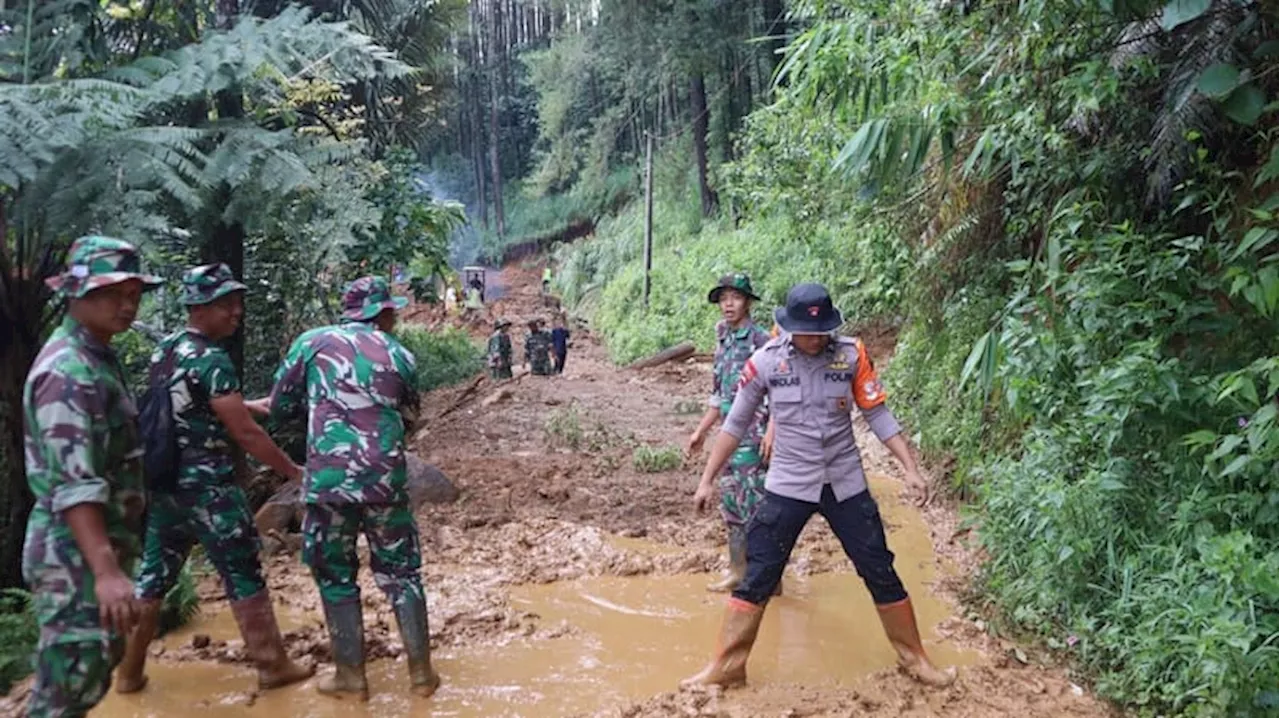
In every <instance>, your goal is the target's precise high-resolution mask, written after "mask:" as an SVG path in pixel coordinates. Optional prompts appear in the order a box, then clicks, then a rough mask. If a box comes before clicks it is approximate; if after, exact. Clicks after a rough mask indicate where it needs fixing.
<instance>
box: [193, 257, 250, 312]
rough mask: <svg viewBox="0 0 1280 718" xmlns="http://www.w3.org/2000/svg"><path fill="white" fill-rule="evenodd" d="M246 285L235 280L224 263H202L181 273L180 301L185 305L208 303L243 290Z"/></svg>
mask: <svg viewBox="0 0 1280 718" xmlns="http://www.w3.org/2000/svg"><path fill="white" fill-rule="evenodd" d="M246 289H248V287H247V286H245V285H244V284H241V283H240V282H237V281H236V277H235V275H234V274H232V273H231V268H230V267H228V266H227V265H225V264H203V265H201V266H199V267H192V268H191V269H188V270H187V271H186V272H183V274H182V303H183V304H185V305H187V306H189V307H190V306H195V305H197V304H208V303H209V302H212V301H214V300H215V299H219V298H221V297H225V296H227V295H228V294H231V293H232V292H243V291H244V290H246Z"/></svg>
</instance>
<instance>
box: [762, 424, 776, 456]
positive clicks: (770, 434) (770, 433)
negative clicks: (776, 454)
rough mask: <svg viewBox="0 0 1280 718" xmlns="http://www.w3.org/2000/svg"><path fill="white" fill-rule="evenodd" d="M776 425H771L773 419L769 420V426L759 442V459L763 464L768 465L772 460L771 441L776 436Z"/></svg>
mask: <svg viewBox="0 0 1280 718" xmlns="http://www.w3.org/2000/svg"><path fill="white" fill-rule="evenodd" d="M777 428H778V427H777V424H775V423H773V418H772V417H771V418H770V419H769V426H768V427H766V428H765V430H764V438H763V439H761V440H760V458H761V459H762V460H764V463H766V464H767V463H769V460H770V459H772V458H773V439H774V436H775V434H777Z"/></svg>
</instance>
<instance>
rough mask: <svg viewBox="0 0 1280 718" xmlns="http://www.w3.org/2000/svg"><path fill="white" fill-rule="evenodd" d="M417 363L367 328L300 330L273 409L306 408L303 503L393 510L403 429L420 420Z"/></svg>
mask: <svg viewBox="0 0 1280 718" xmlns="http://www.w3.org/2000/svg"><path fill="white" fill-rule="evenodd" d="M413 377H414V358H413V354H411V353H410V352H409V350H407V349H405V348H404V346H403V345H401V344H400V342H398V341H396V339H395V337H393V336H391V335H390V334H387V333H385V332H382V331H379V330H378V329H377V328H376V327H374V326H373V325H372V324H369V323H366V322H346V323H343V324H341V325H338V326H329V327H319V328H317V329H312V330H310V331H307V332H304V333H303V334H302V335H301V336H300V337H298V338H297V340H295V341H294V343H293V346H291V347H290V348H289V353H288V354H287V355H286V356H285V359H284V362H283V363H282V364H281V365H280V369H279V370H278V371H277V372H276V376H275V388H274V389H273V390H272V392H271V409H272V413H273V414H276V413H279V414H284V415H288V414H293V413H296V412H298V411H300V410H302V409H303V408H304V407H305V408H306V410H307V417H308V423H307V463H306V467H305V469H306V477H305V479H304V480H303V501H304V502H306V503H308V504H353V503H360V504H390V503H400V502H403V501H407V500H408V495H407V493H406V492H405V480H406V479H405V456H404V452H405V425H406V423H408V424H410V425H412V423H413V422H414V421H416V419H417V413H418V393H417V391H416V390H415V389H414V387H413Z"/></svg>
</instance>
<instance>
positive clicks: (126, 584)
mask: <svg viewBox="0 0 1280 718" xmlns="http://www.w3.org/2000/svg"><path fill="white" fill-rule="evenodd" d="M93 592H94V594H95V595H97V597H98V617H99V618H100V619H101V621H102V627H103V628H110V629H112V630H114V631H115V632H116V633H118V634H120V635H122V636H124V635H128V634H129V632H130V631H132V630H133V627H134V625H135V624H137V622H138V606H137V604H136V602H135V600H134V598H133V582H132V581H130V580H129V579H128V577H127V576H125V575H124V573H123V572H122V571H120V569H118V568H117V569H115V570H114V571H110V572H107V573H105V574H103V575H100V576H95V577H94V580H93Z"/></svg>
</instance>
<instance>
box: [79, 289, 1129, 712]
mask: <svg viewBox="0 0 1280 718" xmlns="http://www.w3.org/2000/svg"><path fill="white" fill-rule="evenodd" d="M539 272H540V267H538V268H529V269H523V270H522V269H519V268H516V267H511V268H508V269H507V270H506V271H505V272H504V276H503V278H502V285H503V287H504V291H505V294H504V298H503V299H502V300H500V301H499V302H498V306H496V307H495V309H494V311H495V314H505V315H507V316H511V317H513V318H520V317H525V316H529V315H530V314H533V313H535V312H538V311H540V310H539V309H538V306H539V297H538V289H537V286H538V273H539ZM410 316H413V315H412V313H411V314H410ZM513 334H514V335H515V336H518V335H519V332H518V331H517V332H513ZM887 348H888V347H885V346H879V347H876V349H877V350H878V351H880V352H884V350H885V349H887ZM516 350H517V355H519V352H520V350H521V346H520V342H519V340H518V339H517V340H516ZM708 374H709V366H708V364H706V363H705V362H703V363H700V362H697V361H692V362H686V363H679V364H674V365H666V366H663V367H659V368H656V369H651V370H647V371H645V372H627V371H621V370H618V369H616V368H614V367H612V366H611V365H610V364H609V363H608V361H607V359H606V357H605V352H604V349H603V348H602V347H601V346H599V345H598V344H597V343H596V342H594V341H593V340H592V339H591V338H590V337H587V336H584V335H583V333H582V332H578V333H577V335H576V336H575V338H574V346H573V348H572V349H571V351H570V355H569V361H568V366H567V369H566V372H565V374H564V375H563V376H560V377H554V378H547V377H525V378H523V379H520V380H517V381H514V382H511V383H510V384H509V385H508V386H507V387H505V389H506V391H499V392H496V393H495V390H494V388H493V387H492V386H491V385H490V384H489V382H488V380H487V379H486V380H485V381H484V382H483V383H482V384H481V386H480V389H479V391H478V392H476V396H475V398H474V399H473V400H472V401H470V402H469V403H467V404H465V405H464V406H462V407H461V408H459V409H458V410H456V411H454V412H453V413H451V414H450V415H449V416H448V417H446V418H445V419H443V420H440V421H437V422H435V423H434V424H433V425H431V426H430V427H428V430H427V432H426V433H425V435H420V436H419V437H418V438H417V440H416V441H415V446H414V448H415V449H416V450H417V451H418V453H419V455H420V456H421V457H422V458H424V459H426V460H427V461H429V462H431V463H433V464H436V465H437V466H439V467H440V468H441V469H443V470H444V472H445V474H446V475H448V476H449V477H450V478H451V479H452V480H453V481H454V482H455V483H456V484H457V485H458V486H459V487H460V488H461V489H462V498H461V499H460V500H459V501H458V502H457V503H455V504H452V505H444V506H432V505H427V506H425V507H424V508H423V509H422V510H421V511H420V513H419V517H418V518H419V526H420V528H421V535H422V542H423V553H424V563H425V566H424V569H423V573H424V577H425V582H426V586H427V592H428V602H429V610H430V623H431V643H432V648H433V656H434V658H435V660H436V662H437V667H438V670H439V671H440V672H441V674H442V676H443V679H444V684H443V687H442V689H441V690H440V692H439V693H437V695H436V696H435V697H434V698H432V699H430V700H429V701H415V700H414V699H411V698H410V697H409V696H408V695H407V693H406V692H405V691H404V690H403V686H404V682H405V680H404V676H405V670H406V669H405V665H404V663H403V659H402V658H400V656H399V654H400V645H399V638H398V636H397V634H396V631H395V622H394V619H393V617H392V615H391V612H390V611H389V610H388V607H387V605H386V603H385V601H384V599H383V596H382V594H381V593H380V592H379V591H377V589H376V588H375V587H374V586H373V582H372V577H371V576H370V575H369V574H368V571H367V568H365V569H363V570H362V573H361V581H362V587H363V591H364V603H365V607H366V608H365V621H366V624H367V629H366V630H367V639H368V642H369V655H370V659H371V661H372V662H371V664H370V667H369V675H370V680H371V683H372V688H373V692H374V698H373V700H372V701H371V703H370V704H369V705H368V706H356V705H354V704H352V703H349V702H348V703H343V702H335V701H328V700H325V699H321V698H319V697H318V696H317V695H316V693H315V691H314V689H313V686H312V685H311V683H305V684H302V685H300V686H296V687H292V688H288V689H284V690H280V691H274V692H270V693H265V694H261V695H259V694H257V693H256V692H254V691H251V690H250V686H251V677H252V671H251V670H250V669H249V667H248V666H247V665H245V664H244V663H243V651H242V649H241V644H240V641H239V638H238V634H237V632H236V629H235V624H234V621H233V620H231V618H230V616H229V615H228V614H227V612H226V608H225V607H226V604H225V602H224V601H223V600H222V596H221V590H220V588H219V585H218V582H217V580H216V579H215V578H213V577H212V576H206V577H204V578H203V579H202V582H201V591H202V597H203V598H204V599H205V601H206V603H205V604H204V606H203V611H202V616H201V617H200V618H199V619H197V620H196V621H195V622H194V623H193V624H192V625H190V626H188V627H187V628H185V629H184V630H182V631H180V632H178V633H176V634H172V635H170V636H167V637H165V638H164V639H162V640H160V641H157V643H155V644H153V646H152V654H153V659H152V661H151V665H150V668H149V672H150V675H151V679H152V680H151V685H150V687H149V688H148V689H147V690H146V691H145V692H143V693H142V694H139V695H133V696H117V695H114V694H112V695H111V696H110V697H109V698H108V699H107V700H106V701H105V702H104V703H103V704H102V705H101V706H100V707H99V708H98V709H96V710H95V711H94V712H93V714H92V715H93V716H95V718H141V717H143V716H148V717H149V716H170V715H179V714H182V715H197V714H198V715H211V716H212V715H249V716H251V715H262V716H271V718H290V717H295V716H296V717H301V716H308V717H310V716H338V715H343V716H348V715H369V716H372V715H378V716H387V717H391V716H409V715H415V716H417V715H433V716H565V715H603V716H628V717H636V716H672V715H713V716H853V715H858V716H864V715H865V716H904V715H910V716H935V715H936V716H1092V715H1109V714H1110V710H1109V709H1108V708H1107V707H1106V706H1105V705H1104V704H1102V703H1100V702H1098V701H1097V700H1095V699H1094V698H1092V697H1091V696H1090V695H1089V694H1088V693H1086V692H1085V691H1083V690H1081V689H1080V688H1078V687H1076V686H1075V685H1073V684H1072V683H1071V681H1070V680H1069V679H1068V677H1067V676H1066V674H1065V673H1064V672H1063V671H1061V670H1058V669H1052V668H1043V667H1040V666H1039V665H1038V663H1037V657H1036V656H1035V655H1030V656H1028V655H1027V654H1026V652H1024V651H1022V650H1020V649H1016V648H1015V647H1014V646H1012V645H1011V644H1007V643H1004V642H1001V641H999V640H996V639H993V638H990V637H988V636H987V635H986V633H984V631H983V630H982V626H983V625H984V624H982V623H981V622H980V621H978V620H977V618H978V617H977V616H972V615H968V616H967V615H966V614H965V611H964V610H963V609H962V608H960V607H959V605H958V604H957V603H956V602H955V600H954V591H955V589H956V588H958V587H961V586H963V585H964V584H965V582H966V577H965V574H966V572H967V571H969V570H971V568H966V567H971V566H972V565H973V562H972V558H971V557H969V556H968V554H967V553H966V552H965V551H964V549H963V548H962V547H960V546H958V545H957V544H956V543H955V542H954V541H953V540H952V539H953V536H954V535H955V525H956V521H955V517H954V514H953V513H952V512H951V511H950V510H949V509H946V508H942V507H932V508H930V509H928V510H927V511H926V512H925V514H923V515H922V514H921V513H920V512H919V511H917V510H915V509H913V508H910V507H909V506H907V505H905V504H904V503H903V501H902V500H901V499H900V498H899V497H898V489H899V486H900V484H899V482H898V480H897V475H896V474H897V472H896V466H895V464H894V463H893V462H892V460H891V458H890V457H889V455H888V453H887V452H886V451H885V450H884V449H883V447H881V446H880V444H879V443H878V442H876V441H875V440H874V438H873V437H872V436H871V435H870V434H869V432H867V431H866V430H865V427H863V429H862V431H863V433H862V434H861V435H860V436H859V440H860V444H861V446H862V448H863V451H864V461H865V463H866V465H867V467H868V471H869V473H870V474H871V476H872V487H873V489H872V490H873V492H874V493H875V494H876V496H877V497H878V499H879V501H880V503H881V507H882V510H883V512H884V514H885V518H886V524H887V528H888V530H889V534H890V537H889V540H890V545H891V547H892V548H893V549H894V551H895V552H896V553H897V555H898V567H899V570H900V572H901V573H902V574H903V577H904V580H905V581H906V584H907V587H908V590H909V591H910V592H911V593H912V595H913V597H914V601H915V603H916V606H917V611H918V612H919V614H920V623H921V627H922V632H923V633H924V634H925V640H926V644H927V645H928V646H929V648H930V650H931V651H932V652H933V654H934V656H935V659H936V660H938V661H939V662H941V663H943V664H950V665H958V666H960V677H959V679H958V680H957V682H956V683H955V684H954V685H953V686H951V687H949V688H947V689H944V690H932V689H926V688H922V687H919V686H917V685H916V684H914V683H913V682H912V681H911V680H910V679H908V678H907V677H905V676H903V675H900V674H899V673H898V672H897V671H896V670H895V669H894V667H893V665H894V661H893V654H892V649H891V648H890V647H889V645H888V643H887V641H886V640H885V638H884V636H883V634H882V633H881V630H880V625H879V621H878V620H877V619H876V616H875V611H874V607H873V606H872V604H871V602H870V599H869V598H868V596H867V594H866V591H865V589H864V588H863V587H862V586H861V584H860V582H859V581H858V579H857V577H856V575H855V574H854V573H853V572H852V568H851V567H850V565H849V564H848V562H847V560H846V559H845V557H844V555H843V553H842V552H841V550H840V548H839V545H838V543H837V542H836V541H835V539H834V538H833V537H832V536H831V534H830V532H829V530H828V529H827V527H826V525H825V524H824V523H822V522H821V521H820V520H817V519H815V521H814V522H813V523H811V524H810V526H809V528H808V529H806V532H805V534H804V536H803V537H802V539H801V542H800V544H799V545H798V546H797V549H796V552H795V555H794V556H793V559H792V562H791V564H790V567H789V568H788V572H787V575H786V578H785V580H784V586H785V595H784V596H783V597H781V598H779V599H776V600H775V601H774V602H773V603H772V604H771V605H770V608H769V611H768V614H767V618H766V620H765V623H764V627H763V629H762V632H761V636H760V639H759V641H758V643H757V645H756V649H755V651H754V652H753V654H752V657H751V663H750V666H749V670H750V680H751V685H750V686H749V687H748V688H745V689H741V690H733V691H729V692H726V693H721V692H719V691H697V692H679V691H677V690H676V686H677V683H678V681H679V679H680V678H682V677H684V676H686V675H688V674H691V673H693V672H695V671H696V670H697V669H698V668H699V667H700V666H701V665H702V663H703V662H704V661H705V660H706V658H707V657H708V655H709V652H710V651H711V650H712V648H713V642H714V637H715V635H716V632H717V629H718V624H719V619H720V615H721V609H722V606H723V600H724V599H723V597H722V596H718V595H713V594H708V593H707V592H706V591H705V590H704V586H705V584H706V583H707V582H708V581H710V580H711V579H713V578H714V577H715V576H716V574H717V573H718V571H719V570H720V569H722V568H723V567H724V565H725V563H726V561H725V558H724V543H723V542H724V538H723V529H722V526H721V524H720V522H719V519H718V518H717V517H716V516H715V515H714V514H709V515H707V516H703V517H696V516H694V515H693V513H692V510H691V500H690V499H691V493H692V489H693V484H694V482H695V480H696V477H697V474H698V470H699V469H700V464H699V465H687V466H682V467H678V468H675V469H671V470H667V471H661V472H657V473H645V472H642V471H639V470H637V469H636V467H634V466H633V451H634V449H635V447H636V446H650V447H654V448H659V447H672V448H678V447H679V446H681V445H682V443H683V441H684V438H685V437H686V436H687V435H688V432H689V431H690V430H691V429H692V427H693V426H694V425H695V424H696V422H697V414H696V412H700V411H701V401H702V398H703V396H704V393H705V391H706V387H707V385H708V380H707V377H708ZM459 392H460V389H459V388H453V389H448V390H442V391H440V392H437V393H436V394H435V395H433V396H432V397H430V399H429V403H428V405H429V406H434V407H437V409H436V410H435V411H437V412H438V411H440V410H442V409H443V408H444V407H447V406H449V405H450V404H451V403H453V401H454V399H455V398H456V396H457V395H458V393H459ZM490 397H495V398H490ZM939 556H940V557H941V558H939ZM366 566H367V563H366ZM269 572H270V584H271V588H272V590H273V592H274V596H275V601H276V603H277V606H278V613H279V615H280V617H281V621H282V623H283V624H284V625H283V627H284V628H285V629H286V630H287V635H288V638H289V641H290V643H291V645H292V647H293V651H294V652H295V653H296V654H298V655H305V656H311V657H313V658H314V659H315V660H319V661H327V660H328V646H327V639H326V634H325V631H324V628H323V623H322V618H321V611H320V606H319V598H318V595H317V593H316V590H315V588H314V585H313V584H312V582H311V579H310V576H309V575H308V573H307V571H306V569H305V568H304V567H302V566H301V565H300V564H299V563H298V561H297V560H296V558H295V557H294V556H292V555H287V554H282V555H277V556H275V557H273V558H271V559H270V561H269ZM1024 660H1025V661H1026V662H1024ZM327 668H328V667H327V666H324V665H322V666H321V670H322V671H324V670H327Z"/></svg>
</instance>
